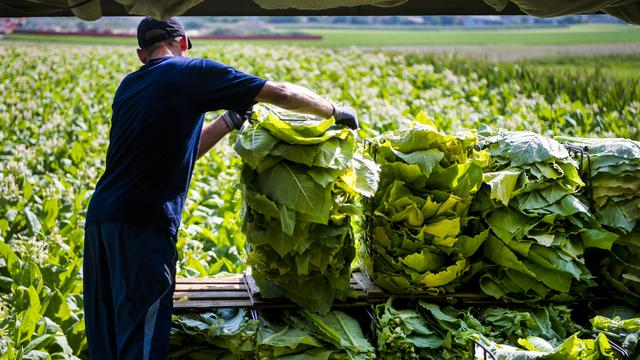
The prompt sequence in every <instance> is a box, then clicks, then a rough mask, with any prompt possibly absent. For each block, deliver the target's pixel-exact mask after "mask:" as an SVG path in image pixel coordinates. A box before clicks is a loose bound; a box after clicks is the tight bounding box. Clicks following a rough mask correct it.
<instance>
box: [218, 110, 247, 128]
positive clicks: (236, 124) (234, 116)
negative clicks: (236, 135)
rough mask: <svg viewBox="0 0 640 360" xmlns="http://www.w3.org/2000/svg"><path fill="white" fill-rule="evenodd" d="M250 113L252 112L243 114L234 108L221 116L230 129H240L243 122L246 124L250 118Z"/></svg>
mask: <svg viewBox="0 0 640 360" xmlns="http://www.w3.org/2000/svg"><path fill="white" fill-rule="evenodd" d="M249 114H250V112H247V113H246V114H244V116H243V115H240V114H238V113H237V112H235V111H233V110H229V111H227V112H226V113H224V114H222V116H221V118H222V120H223V121H224V123H225V124H227V127H228V128H229V131H232V130H237V129H240V128H241V127H242V124H244V122H245V121H247V119H248V118H249Z"/></svg>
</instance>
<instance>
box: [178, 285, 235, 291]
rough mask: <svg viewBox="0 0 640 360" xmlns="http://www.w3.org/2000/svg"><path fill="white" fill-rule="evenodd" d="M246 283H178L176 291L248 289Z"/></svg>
mask: <svg viewBox="0 0 640 360" xmlns="http://www.w3.org/2000/svg"><path fill="white" fill-rule="evenodd" d="M246 289H247V287H246V285H245V284H177V285H176V291H207V290H211V291H215V290H246Z"/></svg>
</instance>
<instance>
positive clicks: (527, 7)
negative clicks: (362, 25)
mask: <svg viewBox="0 0 640 360" xmlns="http://www.w3.org/2000/svg"><path fill="white" fill-rule="evenodd" d="M595 12H606V13H608V14H611V15H613V16H615V17H618V18H620V19H622V20H624V21H626V22H629V23H633V24H640V0H230V1H221V0H0V15H1V16H4V17H21V16H69V15H75V16H77V17H79V18H81V19H84V20H96V19H99V18H100V17H102V16H119V15H120V16H121V15H149V16H152V17H155V18H159V19H163V18H167V17H169V16H175V15H200V16H202V15H207V16H271V15H350V16H354V15H514V14H525V13H526V14H530V15H533V16H539V17H553V16H561V15H569V14H582V13H595Z"/></svg>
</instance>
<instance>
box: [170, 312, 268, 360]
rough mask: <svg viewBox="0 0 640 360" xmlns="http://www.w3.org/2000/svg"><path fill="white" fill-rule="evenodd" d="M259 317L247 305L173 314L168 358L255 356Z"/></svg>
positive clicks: (248, 357) (251, 357) (246, 357)
mask: <svg viewBox="0 0 640 360" xmlns="http://www.w3.org/2000/svg"><path fill="white" fill-rule="evenodd" d="M257 330H258V321H257V320H251V319H249V318H248V317H247V313H246V310H245V309H219V310H216V312H212V313H202V314H184V315H174V316H173V327H172V328H171V338H170V341H169V357H168V358H169V359H228V360H231V359H253V358H254V357H253V353H254V351H255V346H256V345H255V344H256V339H257Z"/></svg>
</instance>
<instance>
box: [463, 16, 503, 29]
mask: <svg viewBox="0 0 640 360" xmlns="http://www.w3.org/2000/svg"><path fill="white" fill-rule="evenodd" d="M462 25H464V26H465V27H490V26H501V25H504V20H502V17H501V16H497V15H487V16H463V17H462Z"/></svg>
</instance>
